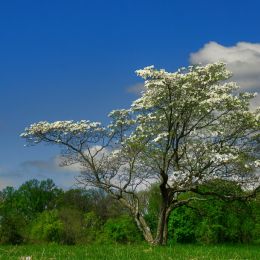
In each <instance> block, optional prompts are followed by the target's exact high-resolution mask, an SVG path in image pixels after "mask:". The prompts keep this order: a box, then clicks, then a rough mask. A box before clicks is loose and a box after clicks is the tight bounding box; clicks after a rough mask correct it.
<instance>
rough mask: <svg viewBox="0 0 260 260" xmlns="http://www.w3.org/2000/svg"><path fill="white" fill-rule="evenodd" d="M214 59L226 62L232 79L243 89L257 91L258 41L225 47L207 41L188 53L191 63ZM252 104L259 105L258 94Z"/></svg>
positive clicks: (259, 76) (259, 69) (259, 79)
mask: <svg viewBox="0 0 260 260" xmlns="http://www.w3.org/2000/svg"><path fill="white" fill-rule="evenodd" d="M216 61H223V62H225V63H227V67H228V69H229V70H230V71H232V72H233V80H234V81H236V82H238V83H239V84H240V86H241V87H242V89H243V90H246V91H253V92H255V91H256V92H259V90H260V44H259V43H249V42H238V43H237V44H236V45H234V46H229V47H226V46H223V45H221V44H218V43H216V42H209V43H207V44H205V45H204V46H203V47H202V49H200V50H198V51H197V52H194V53H191V55H190V63H191V64H207V63H212V62H216ZM252 104H253V105H254V106H259V105H260V97H259V95H258V96H257V98H256V99H255V100H254V101H253V103H252Z"/></svg>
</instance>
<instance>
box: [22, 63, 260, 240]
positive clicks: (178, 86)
mask: <svg viewBox="0 0 260 260" xmlns="http://www.w3.org/2000/svg"><path fill="white" fill-rule="evenodd" d="M137 75H139V76H140V77H142V78H143V79H145V84H144V86H145V89H144V91H143V93H142V95H141V97H140V98H139V99H137V100H136V101H134V102H133V104H132V106H131V108H130V109H127V110H126V109H123V110H114V111H112V112H111V113H110V114H109V117H110V118H111V123H110V124H109V125H108V126H102V125H101V123H97V122H90V121H85V120H82V121H79V122H74V121H58V122H54V123H49V122H39V123H35V124H32V125H31V126H29V127H28V128H26V129H25V132H24V133H23V134H21V136H22V137H23V138H25V139H26V140H27V142H28V144H36V143H41V142H45V143H50V144H55V145H59V146H61V147H62V155H63V158H64V160H63V161H64V164H65V165H70V164H74V163H76V164H77V165H79V166H80V167H81V173H80V175H79V177H78V181H79V182H80V183H81V184H83V185H86V186H94V187H97V188H101V189H103V190H105V191H106V192H108V193H109V194H111V195H112V196H113V197H114V198H115V199H117V200H119V201H120V202H121V203H122V204H123V205H125V206H126V207H127V208H128V209H129V210H130V212H131V214H132V215H133V217H134V219H135V221H136V223H137V225H138V227H139V228H140V230H141V231H142V233H143V235H144V238H145V239H146V241H148V242H149V243H151V244H165V243H166V242H167V222H168V218H169V214H170V213H171V211H172V210H173V209H174V208H177V207H180V206H182V205H186V204H188V203H189V202H190V201H191V200H195V199H198V197H197V196H194V197H192V196H190V197H189V198H188V199H187V198H186V199H181V198H183V197H181V196H180V195H181V194H182V193H184V192H190V193H191V194H194V195H195V194H201V195H205V196H207V195H214V194H213V192H205V191H204V193H203V192H202V191H201V190H200V189H199V188H198V187H199V185H200V184H203V183H205V182H208V181H210V180H212V179H224V180H232V181H236V182H237V183H238V185H241V186H243V187H245V188H251V189H252V188H254V189H255V190H256V189H259V187H257V186H256V184H257V183H259V182H258V181H259V180H258V179H257V174H255V173H256V171H257V170H256V168H257V167H259V166H260V161H259V137H260V135H259V130H260V120H259V115H260V110H259V109H256V110H255V111H250V110H249V102H250V100H251V99H252V98H253V97H254V95H255V94H250V93H241V92H239V90H238V86H237V85H236V83H234V82H231V81H229V79H230V77H231V73H230V72H229V71H227V69H226V66H225V64H223V63H214V64H209V65H206V66H190V67H188V68H182V69H180V70H178V71H177V72H175V73H169V72H166V71H165V70H156V69H155V68H154V67H153V66H150V67H146V68H144V69H142V70H138V71H137ZM150 185H158V186H159V189H160V196H161V206H160V214H159V216H158V225H157V231H156V234H153V233H152V232H151V230H150V228H149V225H148V223H147V222H146V221H145V218H144V212H143V210H144V206H143V205H142V203H143V200H142V199H141V198H140V195H139V193H138V191H140V190H144V189H148V188H149V187H150ZM252 194H253V191H252V192H250V195H252ZM215 195H216V196H219V197H220V198H225V199H235V198H237V196H236V195H235V194H234V196H233V195H229V196H225V195H223V194H215Z"/></svg>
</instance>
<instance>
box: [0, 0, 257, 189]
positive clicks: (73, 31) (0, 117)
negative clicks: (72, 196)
mask: <svg viewBox="0 0 260 260" xmlns="http://www.w3.org/2000/svg"><path fill="white" fill-rule="evenodd" d="M259 10H260V1H258V0H248V1H242V0H236V1H235V0H229V1H227V0H226V1H224V0H218V1H206V0H196V1H192V0H186V1H175V0H168V1H166V0H160V1H159V0H157V1H153V0H149V1H148V0H143V1H142V0H139V1H136V0H118V1H115V0H114V1H113V0H111V1H107V0H106V1H105V0H103V1H102V0H96V1H94V0H93V1H88V0H84V1H79V0H74V1H72V0H70V1H66V0H59V1H58V0H51V1H48V0H45V1H37V0H34V1H27V0H23V1H21V0H17V1H13V0H8V1H0V90H1V95H0V189H1V188H3V187H5V186H6V185H14V186H17V185H20V184H21V183H22V182H23V181H25V180H27V179H30V178H41V179H42V178H47V177H50V178H53V179H54V181H55V182H56V183H57V184H58V185H60V186H62V187H70V186H71V185H73V183H74V182H73V176H74V175H75V173H74V172H73V171H72V170H65V169H58V167H57V165H56V164H55V157H56V156H57V155H58V150H57V149H56V148H55V147H50V146H36V147H33V148H28V147H24V146H23V145H24V140H21V138H20V137H19V134H20V133H21V132H22V131H23V129H24V128H25V127H26V126H28V125H29V124H31V123H33V122H37V121H41V120H49V121H54V120H71V119H75V120H79V119H90V120H95V121H103V122H106V115H107V114H108V113H109V111H110V110H112V109H116V108H127V107H128V106H129V105H130V104H131V101H132V100H134V99H135V95H134V94H133V93H130V91H129V88H130V89H131V87H132V86H138V83H140V82H141V81H140V79H139V78H138V77H137V76H136V75H135V73H134V71H135V70H136V69H140V68H142V67H144V66H148V65H152V64H154V65H155V66H156V67H158V68H165V69H167V70H170V71H174V70H175V69H177V68H178V67H182V66H186V65H188V64H189V63H190V62H196V63H197V62H202V63H203V62H205V61H209V62H211V61H214V60H215V59H218V58H223V59H226V58H227V57H228V60H227V62H230V64H231V65H230V66H231V68H234V70H236V68H237V66H235V65H236V64H241V61H242V63H243V62H244V63H243V64H244V65H243V66H242V67H241V68H243V70H242V73H241V70H239V72H238V73H240V74H239V75H237V79H239V80H240V81H241V82H242V84H245V85H244V86H243V87H245V88H247V89H254V90H255V89H259V86H258V79H260V77H259V75H260V45H259V43H260V30H259V27H260V15H259ZM241 42H242V43H241ZM191 53H193V55H191ZM218 56H219V57H218ZM232 64H233V65H232ZM232 66H233V67H232ZM239 68H240V67H239ZM252 70H253V74H252ZM249 76H250V79H254V80H252V82H251V81H250V80H247V79H248V78H249ZM245 82H246V83H245ZM251 83H252V84H251ZM136 84H137V85H136ZM250 84H251V85H250ZM259 85H260V84H259Z"/></svg>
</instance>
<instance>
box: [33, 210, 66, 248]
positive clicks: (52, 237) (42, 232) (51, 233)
mask: <svg viewBox="0 0 260 260" xmlns="http://www.w3.org/2000/svg"><path fill="white" fill-rule="evenodd" d="M63 235H64V225H63V223H62V221H61V220H60V219H59V215H58V211H57V210H51V211H44V212H42V213H41V214H39V215H38V217H37V218H36V220H35V221H34V222H33V223H32V227H31V232H30V238H31V240H33V241H37V242H57V243H60V242H61V241H62V239H63Z"/></svg>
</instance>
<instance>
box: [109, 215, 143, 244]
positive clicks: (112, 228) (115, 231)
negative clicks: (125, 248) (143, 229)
mask: <svg viewBox="0 0 260 260" xmlns="http://www.w3.org/2000/svg"><path fill="white" fill-rule="evenodd" d="M104 234H105V236H106V237H107V238H108V239H110V240H112V241H114V242H119V243H127V242H136V241H140V240H141V235H140V232H139V230H138V229H137V227H136V225H135V223H134V221H133V219H132V218H131V217H129V216H127V215H123V216H121V217H118V218H115V219H108V220H107V222H106V223H105V225H104Z"/></svg>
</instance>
